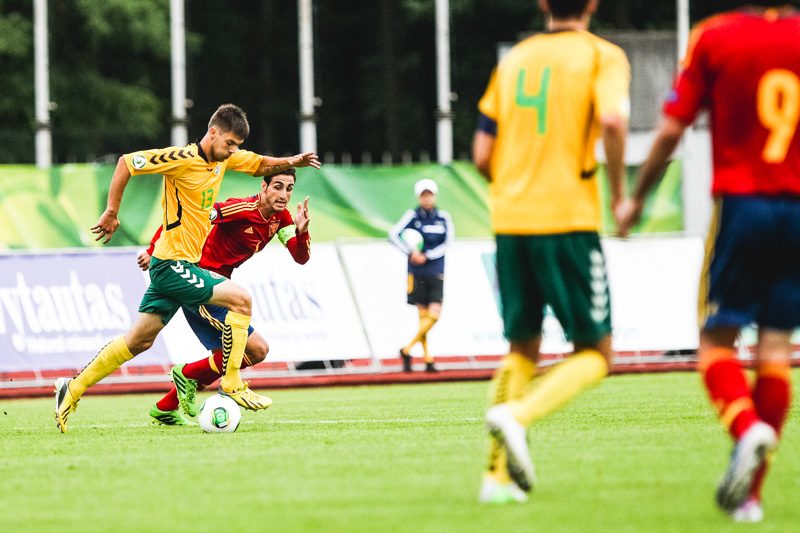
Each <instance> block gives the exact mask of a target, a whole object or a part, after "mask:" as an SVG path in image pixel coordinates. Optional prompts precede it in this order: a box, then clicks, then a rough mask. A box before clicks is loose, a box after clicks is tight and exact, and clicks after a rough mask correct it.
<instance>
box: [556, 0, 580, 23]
mask: <svg viewBox="0 0 800 533" xmlns="http://www.w3.org/2000/svg"><path fill="white" fill-rule="evenodd" d="M547 3H548V5H549V6H550V14H551V15H552V16H553V18H556V19H571V18H577V17H580V16H581V15H583V13H584V12H585V11H586V7H587V6H588V5H589V0H547Z"/></svg>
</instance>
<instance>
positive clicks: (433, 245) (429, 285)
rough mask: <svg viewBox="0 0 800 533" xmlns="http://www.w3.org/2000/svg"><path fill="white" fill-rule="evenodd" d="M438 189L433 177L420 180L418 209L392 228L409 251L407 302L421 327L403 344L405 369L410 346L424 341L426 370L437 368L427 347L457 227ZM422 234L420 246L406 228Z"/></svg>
mask: <svg viewBox="0 0 800 533" xmlns="http://www.w3.org/2000/svg"><path fill="white" fill-rule="evenodd" d="M438 192H439V189H438V187H437V185H436V182H435V181H433V180H431V179H422V180H419V181H418V182H417V183H416V184H415V185H414V194H415V195H416V196H417V198H418V199H419V206H417V208H416V209H409V210H408V211H406V212H405V213H404V214H403V216H402V217H401V218H400V220H399V221H398V222H397V224H395V225H394V227H393V228H392V229H391V231H389V240H390V241H391V242H392V243H393V244H394V245H395V246H397V248H399V249H400V251H402V252H403V253H404V254H406V255H408V291H407V292H408V300H407V301H408V303H409V304H410V305H415V306H416V307H417V310H418V311H419V329H418V330H417V332H416V334H414V337H413V338H412V339H411V341H410V342H409V343H408V344H406V345H405V346H404V347H403V348H400V357H401V358H402V360H403V371H404V372H411V371H412V366H411V354H410V351H411V348H412V347H413V346H414V345H415V344H417V343H420V344H421V345H422V352H423V358H424V360H425V371H426V372H436V371H437V370H436V366H435V365H434V364H433V356H432V355H431V354H430V351H429V350H428V332H429V331H430V330H431V328H432V327H433V326H434V324H436V321H437V320H439V314H440V313H441V309H442V299H443V296H444V256H445V251H446V249H447V246H448V245H449V244H450V243H451V242H453V237H454V235H455V228H454V226H453V221H452V219H451V218H450V215H449V214H448V213H447V211H443V210H441V209H439V208H437V207H436V195H437V194H438ZM408 230H411V231H416V232H418V233H419V234H420V235H421V237H422V238H421V239H420V240H419V246H415V245H414V243H410V242H409V240H408V239H404V238H403V237H404V235H406V234H407V231H408Z"/></svg>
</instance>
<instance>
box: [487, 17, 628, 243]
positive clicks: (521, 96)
mask: <svg viewBox="0 0 800 533" xmlns="http://www.w3.org/2000/svg"><path fill="white" fill-rule="evenodd" d="M629 85H630V66H629V65H628V60H627V58H626V56H625V52H624V51H623V50H622V49H621V48H619V47H618V46H616V45H613V44H611V43H609V42H608V41H605V40H604V39H601V38H599V37H597V36H595V35H592V34H591V33H589V32H586V31H561V32H552V33H542V34H538V35H535V36H533V37H529V38H528V39H526V40H524V41H522V42H521V43H519V44H517V45H516V46H514V47H513V48H512V49H511V50H510V51H509V52H508V53H507V54H506V55H505V57H503V59H502V60H501V61H500V63H499V64H498V65H497V68H496V69H495V71H494V72H493V73H492V76H491V79H490V81H489V86H488V87H487V89H486V92H485V94H484V95H483V97H482V98H481V100H480V103H479V104H478V108H479V110H480V112H481V113H482V114H483V115H485V116H486V117H487V118H489V119H491V120H492V121H494V122H495V123H496V124H497V135H496V138H495V144H494V149H493V151H492V156H491V160H490V162H489V169H490V174H491V176H492V183H491V184H490V188H489V190H490V193H489V197H490V204H491V207H492V224H493V227H494V230H495V232H496V233H501V234H548V233H566V232H572V231H597V230H598V229H599V227H600V204H599V193H598V189H597V183H596V180H595V171H596V169H597V161H596V159H595V154H594V146H595V142H596V140H597V137H598V134H599V132H600V124H599V120H598V119H599V118H600V117H601V116H603V115H605V114H607V113H608V114H616V115H620V116H623V117H625V118H627V116H628V114H629V110H630V97H629Z"/></svg>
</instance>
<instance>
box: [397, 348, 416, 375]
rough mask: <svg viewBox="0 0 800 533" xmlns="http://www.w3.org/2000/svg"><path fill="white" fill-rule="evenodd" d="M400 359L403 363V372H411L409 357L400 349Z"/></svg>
mask: <svg viewBox="0 0 800 533" xmlns="http://www.w3.org/2000/svg"><path fill="white" fill-rule="evenodd" d="M400 359H401V360H402V361H403V372H413V370H414V369H413V368H411V355H409V354H407V353H406V352H405V351H404V350H403V349H402V348H400Z"/></svg>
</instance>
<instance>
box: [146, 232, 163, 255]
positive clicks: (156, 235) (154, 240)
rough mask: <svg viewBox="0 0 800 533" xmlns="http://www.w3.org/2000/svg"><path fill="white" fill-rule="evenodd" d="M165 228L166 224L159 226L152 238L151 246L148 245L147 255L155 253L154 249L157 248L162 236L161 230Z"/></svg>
mask: <svg viewBox="0 0 800 533" xmlns="http://www.w3.org/2000/svg"><path fill="white" fill-rule="evenodd" d="M163 229H164V226H159V227H158V229H157V230H156V233H155V235H153V238H152V239H150V246H148V247H147V255H153V250H155V248H156V242H157V241H158V239H159V237H161V230H163Z"/></svg>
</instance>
